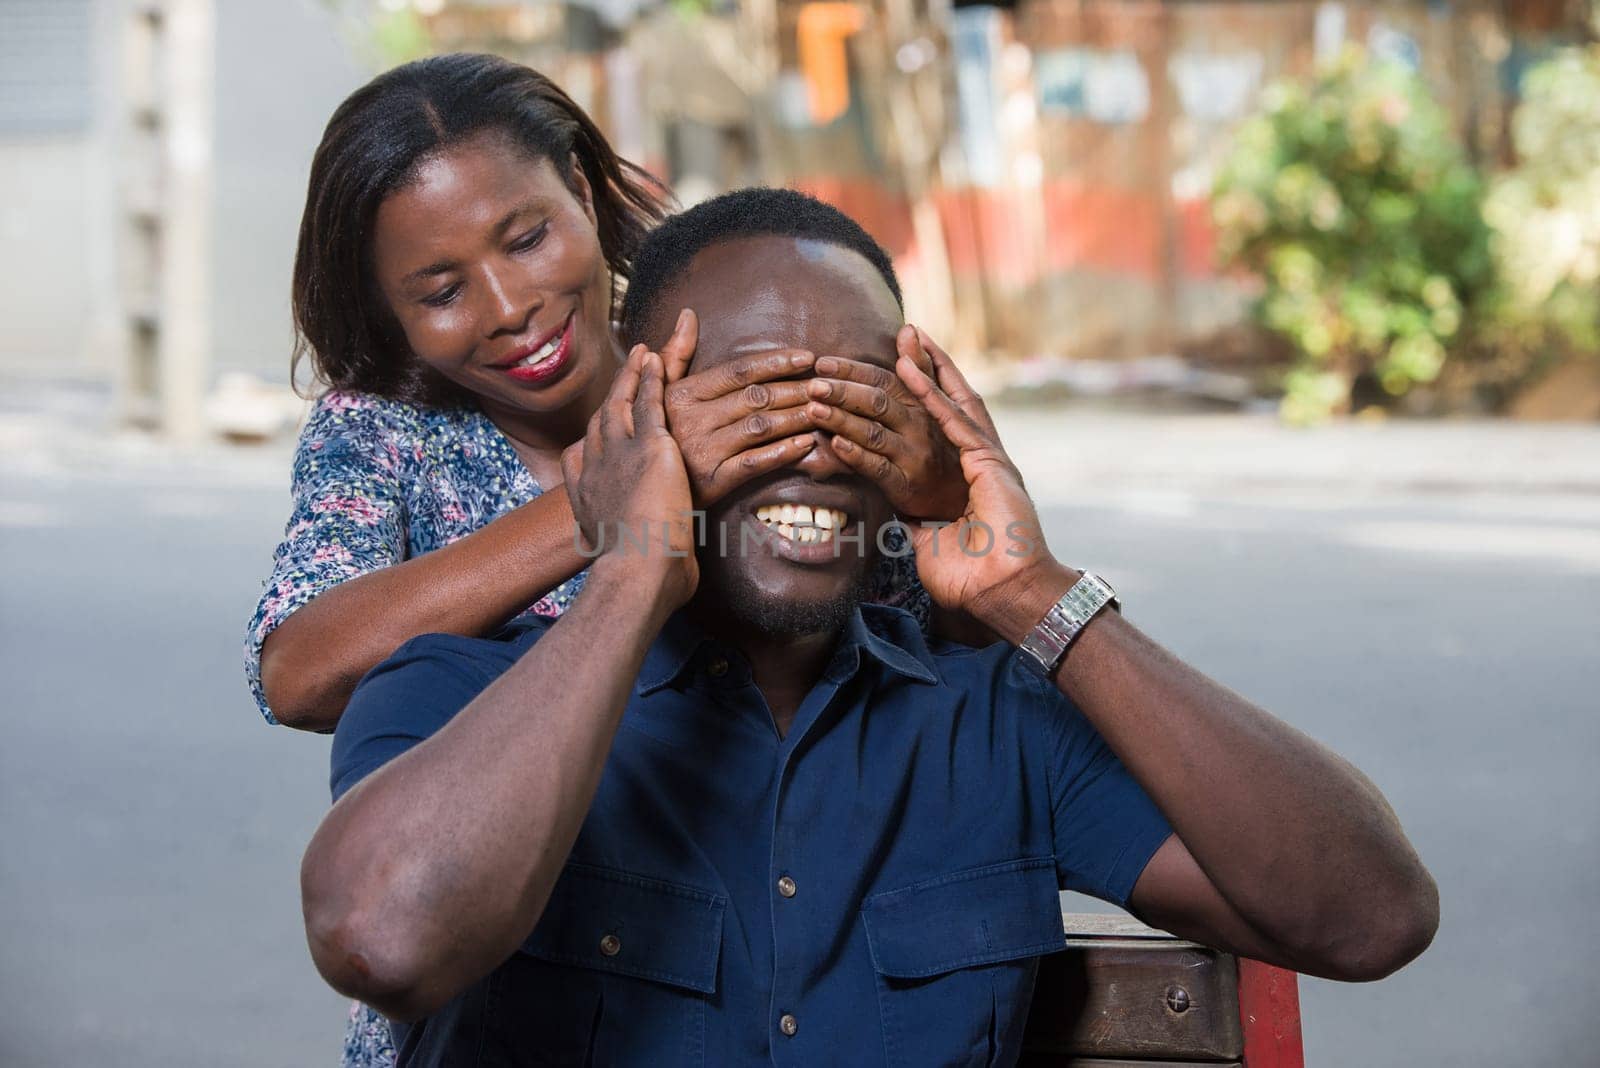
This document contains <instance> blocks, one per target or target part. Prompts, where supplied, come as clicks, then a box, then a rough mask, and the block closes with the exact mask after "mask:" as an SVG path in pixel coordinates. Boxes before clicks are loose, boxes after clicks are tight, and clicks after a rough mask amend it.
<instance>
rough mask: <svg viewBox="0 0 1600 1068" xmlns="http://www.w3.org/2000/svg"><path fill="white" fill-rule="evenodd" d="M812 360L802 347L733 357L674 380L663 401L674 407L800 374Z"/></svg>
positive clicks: (715, 397)
mask: <svg viewBox="0 0 1600 1068" xmlns="http://www.w3.org/2000/svg"><path fill="white" fill-rule="evenodd" d="M815 362H816V361H815V357H813V356H812V354H811V353H810V352H807V351H805V350H804V349H775V350H771V351H767V352H753V353H749V354H747V355H744V356H735V357H734V358H733V359H731V360H729V361H727V362H726V363H719V364H718V365H717V366H715V367H712V368H709V369H707V370H704V371H697V372H695V373H694V374H692V375H689V376H687V377H685V378H684V379H682V380H681V381H678V382H674V383H673V384H672V387H671V388H670V389H669V390H668V391H667V403H668V404H669V405H670V406H672V407H674V408H677V407H681V406H682V405H685V404H692V403H694V402H697V401H709V400H716V399H717V398H718V397H721V396H725V395H726V394H729V393H736V392H738V391H739V390H741V389H743V388H744V387H745V386H748V385H750V384H751V383H753V382H771V381H774V380H775V379H780V378H792V377H794V376H795V375H797V374H803V373H804V372H806V371H808V370H810V369H811V365H812V364H813V363H815Z"/></svg>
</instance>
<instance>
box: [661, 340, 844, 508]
mask: <svg viewBox="0 0 1600 1068" xmlns="http://www.w3.org/2000/svg"><path fill="white" fill-rule="evenodd" d="M674 336H676V335H674ZM813 362H814V358H813V357H812V355H811V353H809V352H805V351H801V350H796V349H780V350H777V351H769V352H756V353H750V354H748V355H743V356H736V357H734V358H733V359H731V360H729V361H727V362H726V363H722V364H718V365H717V366H715V367H711V368H707V369H706V370H704V371H700V372H697V373H695V374H691V375H688V376H687V377H685V378H683V379H681V380H680V381H677V382H674V383H672V384H671V385H670V386H668V387H667V398H666V408H667V425H668V426H669V427H670V428H671V430H672V436H673V437H674V438H675V439H676V440H677V442H678V448H679V449H681V450H682V451H683V459H684V463H685V465H686V466H687V467H688V469H689V477H690V481H691V483H692V485H693V486H694V489H695V493H696V503H697V504H698V505H699V506H700V507H702V508H708V507H710V506H711V505H713V504H715V503H716V502H717V501H719V500H721V499H722V498H723V497H725V496H727V494H728V493H729V492H730V491H731V490H733V489H735V488H737V487H739V486H741V485H743V484H744V483H746V482H748V481H749V480H750V479H752V478H755V477H756V476H758V475H764V474H767V473H768V472H771V471H776V470H778V469H780V468H783V467H787V466H789V465H790V464H793V463H797V462H799V460H800V459H801V458H802V457H804V456H805V455H806V453H808V452H810V451H811V450H812V449H813V448H815V447H816V437H815V436H814V434H813V433H812V430H813V428H812V425H811V417H810V416H809V415H807V413H806V405H807V401H808V399H809V397H808V394H807V392H806V383H805V382H801V381H792V380H791V381H785V380H786V379H793V377H794V376H795V375H799V374H804V373H806V372H807V371H809V370H811V366H812V364H813Z"/></svg>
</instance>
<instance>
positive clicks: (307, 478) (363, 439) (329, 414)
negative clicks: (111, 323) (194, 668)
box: [245, 391, 415, 723]
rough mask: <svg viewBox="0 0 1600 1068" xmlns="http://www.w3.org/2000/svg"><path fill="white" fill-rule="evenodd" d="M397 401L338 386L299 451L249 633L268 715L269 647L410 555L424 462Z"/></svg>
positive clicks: (257, 691) (248, 667) (255, 686)
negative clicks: (418, 468) (293, 624)
mask: <svg viewBox="0 0 1600 1068" xmlns="http://www.w3.org/2000/svg"><path fill="white" fill-rule="evenodd" d="M400 407H402V406H399V405H396V404H395V403H394V402H391V401H385V400H382V399H380V398H376V397H369V396H366V395H363V394H358V393H343V392H338V391H335V392H330V393H327V394H325V395H324V396H323V397H322V398H321V400H319V401H318V402H317V406H316V408H315V409H314V410H313V411H312V413H311V417H310V418H309V419H308V420H307V422H306V425H305V429H304V430H302V431H301V433H300V442H299V445H298V446H297V447H296V449H295V456H294V476H293V482H292V487H291V493H292V498H293V500H292V505H291V511H290V514H289V522H288V523H287V524H286V526H285V528H284V535H283V540H282V541H281V542H279V544H278V548H277V550H276V551H275V552H274V553H273V557H272V573H271V574H270V575H269V576H268V578H267V581H266V583H265V588H264V589H263V591H262V594H261V599H260V601H259V602H258V603H257V605H256V610H255V614H254V615H253V616H252V617H251V619H250V625H249V629H248V632H247V634H246V640H245V675H246V678H247V679H248V680H249V683H250V692H251V694H252V695H253V696H254V697H255V699H256V704H257V706H258V707H259V708H260V709H261V714H262V715H263V716H265V717H266V720H267V722H268V723H276V722H277V719H276V717H274V716H273V714H272V710H271V709H270V708H269V707H267V700H266V696H265V694H263V692H262V689H261V646H262V643H264V642H265V641H266V638H267V635H268V634H271V633H272V631H273V629H274V628H276V627H277V626H278V624H280V623H282V622H283V621H284V620H285V619H287V618H288V617H289V616H290V615H291V614H292V613H293V612H294V611H295V610H296V609H298V608H300V607H301V606H302V605H304V604H305V603H306V602H307V601H310V600H311V599H312V598H314V597H316V596H317V595H318V594H320V593H322V592H324V591H325V590H328V589H331V588H332V587H334V586H337V585H338V584H339V583H341V582H344V581H345V580H346V579H350V578H354V577H356V576H357V575H364V574H366V573H368V572H370V571H376V570H378V569H379V568H383V567H388V566H389V565H390V564H393V563H397V562H399V561H400V560H402V559H404V558H405V552H406V514H405V492H404V485H405V479H404V473H405V471H406V470H408V463H409V462H410V461H411V460H414V458H415V457H414V453H413V450H414V449H415V444H414V443H413V442H410V441H409V440H408V437H409V435H408V434H407V433H406V427H405V425H404V424H405V421H404V419H403V418H402V417H401V415H400V413H399V412H398V411H397V409H398V408H400Z"/></svg>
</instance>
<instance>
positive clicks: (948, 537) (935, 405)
mask: <svg viewBox="0 0 1600 1068" xmlns="http://www.w3.org/2000/svg"><path fill="white" fill-rule="evenodd" d="M917 335H918V340H919V342H920V343H921V346H922V347H923V348H924V349H925V350H926V352H927V355H928V356H929V357H930V358H931V363H932V365H933V366H932V369H933V375H931V376H930V375H929V374H928V372H927V371H925V370H923V368H922V367H921V366H920V365H919V364H918V363H917V361H915V360H913V359H912V358H911V357H910V356H908V355H907V354H906V353H905V352H904V351H903V350H902V352H901V355H900V359H899V362H898V363H897V364H896V365H895V371H896V373H897V374H898V375H899V376H900V379H901V381H902V382H903V383H904V384H905V386H906V388H907V389H908V390H909V391H910V392H911V393H912V395H913V396H915V397H916V398H917V400H918V401H919V402H920V406H921V407H922V408H923V409H925V410H926V411H927V412H928V414H929V415H930V416H931V417H932V419H933V420H934V421H935V422H936V423H937V424H938V427H939V429H940V431H941V434H942V436H943V437H945V438H946V439H947V440H948V441H949V442H950V443H951V444H953V445H954V446H955V447H956V448H957V449H959V450H960V466H961V475H962V480H963V482H964V483H965V485H966V488H967V500H966V506H965V509H964V511H963V513H962V515H961V517H960V519H958V520H957V521H956V522H955V523H953V524H951V525H948V526H946V525H932V526H930V525H916V524H914V525H913V527H912V536H911V540H912V545H913V547H914V548H915V549H916V554H917V574H918V576H919V577H920V578H921V579H922V584H923V586H925V587H927V590H928V593H929V595H930V596H932V597H933V599H934V600H935V601H937V602H938V603H939V604H940V605H941V606H942V607H945V608H948V609H950V610H952V611H959V612H966V613H967V614H969V615H971V616H972V617H974V618H975V619H977V620H978V621H979V622H980V623H983V624H985V625H986V626H988V627H990V628H991V629H992V630H994V631H995V632H996V633H998V634H1000V635H1002V636H1004V637H1006V638H1007V639H1009V640H1011V641H1014V642H1015V641H1020V640H1021V639H1022V638H1023V637H1024V636H1026V634H1027V632H1028V630H1029V629H1030V628H1031V627H1032V626H1033V624H1034V623H1036V622H1037V621H1038V618H1039V616H1040V615H1041V614H1042V610H1038V609H1037V602H1038V600H1039V596H1040V590H1039V589H1036V588H1035V587H1043V586H1049V587H1050V588H1051V589H1052V590H1053V593H1050V595H1049V598H1048V599H1049V600H1052V601H1053V600H1054V599H1055V597H1056V596H1059V595H1060V593H1061V590H1060V589H1055V588H1054V587H1055V586H1056V585H1059V583H1060V581H1061V579H1060V575H1059V571H1060V567H1059V565H1058V564H1056V562H1055V559H1054V558H1053V557H1052V556H1051V555H1050V551H1049V549H1048V548H1046V546H1045V543H1044V533H1043V531H1042V529H1041V528H1040V525H1039V513H1038V512H1037V510H1035V508H1034V506H1033V502H1032V501H1031V500H1029V498H1028V493H1027V491H1026V490H1025V489H1024V488H1023V486H1022V475H1021V474H1020V473H1019V472H1018V471H1017V467H1016V465H1015V464H1014V463H1012V462H1011V457H1010V456H1008V455H1006V451H1005V447H1004V446H1003V445H1001V443H1000V435H999V433H998V432H997V431H996V430H995V426H994V420H993V419H991V418H990V416H989V409H988V408H987V407H986V406H985V405H984V403H983V398H981V397H979V396H978V394H977V393H976V392H974V391H973V389H972V387H971V386H970V385H968V384H967V380H966V378H965V377H964V376H963V375H962V374H961V372H960V371H959V370H957V368H956V365H955V363H954V362H953V361H951V359H950V357H949V355H947V354H946V353H945V351H944V350H943V349H941V348H940V347H939V346H938V345H936V344H934V343H933V342H932V341H931V340H930V339H929V338H928V337H927V335H926V334H923V333H922V332H921V331H920V330H919V331H917Z"/></svg>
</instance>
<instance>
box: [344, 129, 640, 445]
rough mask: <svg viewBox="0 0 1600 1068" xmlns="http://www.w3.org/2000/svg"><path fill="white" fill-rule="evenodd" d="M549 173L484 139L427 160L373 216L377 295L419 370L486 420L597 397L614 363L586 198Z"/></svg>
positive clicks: (583, 188)
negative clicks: (423, 366) (459, 393)
mask: <svg viewBox="0 0 1600 1068" xmlns="http://www.w3.org/2000/svg"><path fill="white" fill-rule="evenodd" d="M572 171H573V186H572V187H569V186H568V184H567V183H566V182H564V181H563V180H562V178H561V176H560V174H559V173H557V171H556V168H555V166H554V165H553V164H551V162H550V161H549V160H543V159H541V160H535V159H532V158H530V157H529V155H528V154H527V153H525V152H522V151H519V150H518V148H517V147H516V146H515V145H514V144H513V143H512V142H511V141H510V140H509V139H508V138H506V137H505V136H503V135H499V134H494V133H490V134H485V135H482V136H479V137H475V138H472V139H469V140H467V141H464V142H462V143H461V144H459V145H457V146H455V147H453V148H449V149H446V150H445V151H443V152H440V153H439V154H437V155H435V156H433V157H431V158H429V159H428V160H426V161H425V162H423V164H422V165H421V166H420V167H419V168H418V170H417V173H416V176H415V178H414V179H413V180H412V181H411V183H410V184H409V185H407V186H406V187H405V188H403V189H400V190H399V191H397V192H395V193H393V194H391V195H390V196H389V197H388V198H387V199H385V200H384V201H383V203H382V204H380V205H379V206H378V214H377V221H376V226H375V230H374V234H373V257H374V262H375V270H376V273H377V280H378V285H379V288H380V290H381V291H382V293H383V296H384V298H385V299H386V300H387V301H388V302H389V307H390V309H391V310H392V311H393V312H394V316H395V318H396V319H397V320H399V322H400V326H401V327H402V329H404V330H405V335H406V341H407V342H408V343H409V344H410V346H411V351H412V352H413V353H415V354H416V356H417V358H419V359H421V360H422V361H423V362H424V363H427V364H428V365H429V366H431V367H432V368H434V369H435V370H436V371H438V372H439V373H440V374H442V375H444V376H445V377H446V378H448V379H449V380H450V381H452V382H454V383H456V384H457V385H458V386H460V387H462V388H463V389H465V390H468V391H469V392H471V393H473V394H474V395H476V396H477V398H478V399H479V401H480V402H482V403H483V405H484V407H485V409H486V410H488V411H489V412H490V414H491V415H496V414H499V415H510V416H512V417H513V418H515V417H516V416H518V415H522V416H526V415H548V414H552V413H556V412H566V411H567V410H568V409H569V408H570V406H572V405H574V404H577V405H579V406H580V410H578V411H577V412H576V413H575V414H577V415H579V416H582V417H585V418H586V417H587V416H588V414H589V412H590V411H592V410H593V408H595V407H597V406H598V403H599V400H600V398H602V397H604V395H605V391H606V388H607V387H608V385H609V383H610V381H611V378H612V374H613V373H614V371H615V363H616V361H615V357H614V354H613V350H612V344H611V323H610V319H611V275H610V272H609V271H608V270H607V268H606V262H605V258H604V256H602V255H601V251H600V238H599V234H598V233H597V231H596V229H595V216H594V206H593V198H592V196H591V193H590V189H589V185H588V183H587V182H586V181H585V180H584V178H583V174H582V171H581V169H580V168H578V167H577V166H576V164H574V166H573V167H572Z"/></svg>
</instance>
